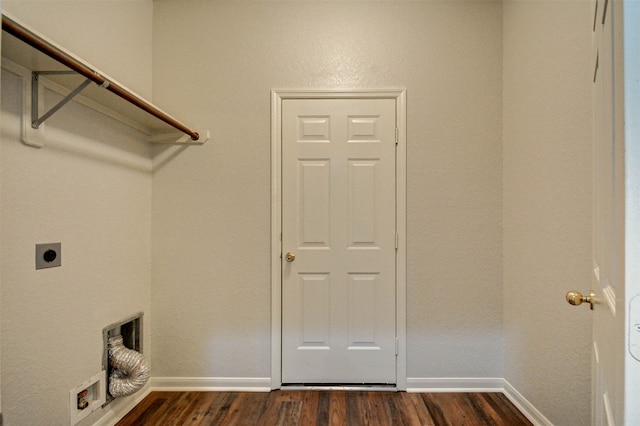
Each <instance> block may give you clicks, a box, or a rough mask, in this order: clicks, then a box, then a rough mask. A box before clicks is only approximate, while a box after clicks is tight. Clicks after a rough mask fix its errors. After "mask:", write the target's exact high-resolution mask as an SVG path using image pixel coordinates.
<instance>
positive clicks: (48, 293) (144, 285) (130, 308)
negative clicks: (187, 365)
mask: <svg viewBox="0 0 640 426" xmlns="http://www.w3.org/2000/svg"><path fill="white" fill-rule="evenodd" d="M24 3H27V5H25V4H24ZM35 3H36V2H31V1H29V2H22V3H20V2H10V1H5V2H3V6H5V8H6V9H7V10H10V11H12V12H14V15H15V16H16V17H17V18H19V19H21V20H23V21H25V22H27V23H28V24H30V25H32V26H34V27H38V28H41V29H42V30H43V31H42V32H45V33H47V34H48V35H49V36H50V37H51V38H54V39H56V40H58V37H56V36H65V37H68V38H69V39H68V40H66V42H68V43H67V44H66V47H68V48H69V49H70V50H72V51H76V52H78V51H79V50H82V47H83V45H84V43H87V42H88V41H89V40H90V39H92V46H93V47H92V49H93V50H92V49H89V50H91V51H87V52H83V54H84V53H88V54H97V53H100V54H102V55H104V56H103V57H102V60H103V61H105V62H108V63H107V65H109V64H110V63H114V64H117V65H122V64H121V63H120V62H119V61H121V60H122V58H130V57H133V56H135V54H134V51H136V50H141V51H142V57H144V56H145V55H146V56H148V58H149V61H148V62H149V63H148V64H147V65H144V67H146V70H144V72H142V71H138V72H136V73H132V74H130V75H129V76H124V78H122V77H120V76H118V78H119V79H121V80H122V81H123V82H124V83H125V84H127V85H131V86H132V87H134V86H137V87H140V88H143V89H144V87H145V86H148V88H150V84H149V83H148V81H149V78H148V77H149V75H150V73H151V71H150V65H151V64H150V53H148V52H150V39H151V36H150V28H151V2H147V3H146V6H147V14H146V17H147V22H146V26H145V25H143V24H144V20H143V19H141V18H142V16H143V15H144V14H142V13H138V15H137V18H138V19H137V21H136V22H139V24H140V25H141V26H142V27H145V28H146V30H145V31H146V32H147V37H146V40H147V43H146V48H145V49H142V48H141V46H142V45H144V44H145V38H141V39H137V38H135V37H134V40H132V41H131V42H129V43H127V44H124V43H121V40H120V39H119V35H118V32H119V31H118V29H120V30H121V31H120V32H122V33H129V34H132V33H135V31H133V30H131V29H130V28H129V26H130V25H133V24H134V23H133V22H132V21H131V20H126V19H125V20H123V19H121V18H122V15H123V14H126V13H124V11H123V9H124V10H127V11H132V12H133V11H134V10H136V11H138V12H140V11H139V8H138V6H139V5H140V4H142V3H140V2H136V4H135V5H133V6H135V7H132V8H128V7H127V5H129V6H130V5H131V4H130V3H131V2H128V3H126V4H125V3H124V2H113V6H112V10H113V12H111V13H110V12H109V11H108V10H107V9H106V8H100V9H99V12H100V13H99V14H98V15H99V16H94V14H93V12H94V11H98V10H95V9H92V8H91V7H89V5H88V4H87V3H94V2H75V3H74V2H55V3H60V4H59V5H58V4H55V5H54V4H53V2H38V3H43V4H41V5H39V6H43V8H40V7H35V6H34V4H35ZM44 3H51V4H47V5H46V7H44V6H45V5H44ZM78 3H83V4H82V5H80V4H78ZM98 4H100V5H104V2H102V3H100V2H96V6H97V5H98ZM27 6H28V7H27ZM76 6H77V7H76ZM85 7H86V8H88V9H91V10H87V9H85ZM120 7H122V9H120ZM89 12H91V13H89ZM60 22H65V23H73V24H74V25H77V27H76V28H75V29H74V30H73V33H72V34H63V33H58V31H67V30H69V28H68V27H66V26H60V25H59V23H60ZM55 23H58V25H55ZM107 25H108V26H109V28H110V29H111V31H109V32H106V31H105V30H104V29H105V28H106V26H107ZM69 31H70V30H69ZM94 31H100V32H101V33H102V36H101V37H95V36H94V35H93V34H96V33H95V32H94ZM105 33H106V34H111V36H110V37H105V36H104V34H105ZM72 35H74V36H72ZM61 38H62V37H61ZM112 42H117V43H118V46H112V45H111V44H110V43H112ZM115 47H117V48H118V49H117V51H118V53H116V49H115ZM110 61H113V62H110ZM96 62H97V61H96ZM114 74H115V73H114ZM142 74H146V77H145V78H142ZM136 75H137V77H136ZM56 99H59V97H58V96H55V95H53V94H52V93H49V92H47V94H46V104H47V105H48V106H51V105H53V104H54V102H55V100H56ZM21 105H22V94H21V84H20V81H19V79H18V77H17V76H16V75H14V74H12V73H9V72H7V71H4V70H3V72H2V133H1V142H0V182H1V186H0V204H1V205H2V217H1V218H0V226H1V228H0V230H1V238H0V268H1V269H2V289H1V290H2V291H1V303H2V305H1V314H2V317H1V325H2V413H3V417H4V424H5V425H9V426H11V425H43V424H51V425H54V424H55V425H65V424H69V391H70V390H71V389H73V388H75V387H76V386H77V385H79V384H81V383H83V382H84V381H86V380H87V379H89V378H90V377H92V376H93V375H95V374H97V373H99V372H100V371H101V370H102V348H103V340H102V329H103V327H105V326H107V325H109V324H111V323H113V322H116V321H119V320H121V319H123V318H125V317H128V316H130V315H132V314H135V313H136V312H139V311H144V312H145V317H144V319H145V330H144V332H145V339H144V342H145V353H147V354H150V353H151V344H150V339H149V338H150V336H151V333H150V327H149V325H150V322H151V313H150V300H151V297H150V288H151V150H150V148H149V146H148V145H147V144H146V143H142V142H141V136H140V134H139V133H138V132H136V131H134V130H131V129H129V128H128V127H126V126H124V125H121V124H118V123H116V122H114V121H113V120H111V119H108V118H106V117H104V116H103V115H101V114H98V113H96V112H90V111H87V110H86V108H84V107H82V106H79V105H78V104H77V103H75V102H71V103H69V104H67V105H66V106H65V107H64V108H63V109H62V110H60V111H59V112H57V113H56V114H55V115H54V116H53V117H52V118H50V119H49V120H48V121H47V123H46V134H47V136H46V146H45V147H44V148H41V149H37V148H32V147H28V146H26V145H24V144H22V143H21V142H20V114H21V112H20V109H21V108H20V107H21ZM55 241H60V242H62V267H60V268H55V269H44V270H38V271H36V270H35V265H34V252H35V244H36V243H42V242H55ZM131 400H132V398H125V399H123V400H120V401H116V402H114V403H112V404H110V405H109V406H108V408H107V409H106V410H104V411H103V410H99V411H98V412H96V413H95V414H93V415H92V416H90V417H89V418H87V419H86V420H85V421H84V422H83V423H82V424H85V425H87V424H93V422H94V421H96V420H97V419H98V418H100V417H102V416H104V415H111V412H112V410H118V409H120V410H122V408H123V407H124V406H125V405H126V403H127V402H129V403H130V402H131Z"/></svg>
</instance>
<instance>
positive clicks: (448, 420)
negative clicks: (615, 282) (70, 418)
mask: <svg viewBox="0 0 640 426" xmlns="http://www.w3.org/2000/svg"><path fill="white" fill-rule="evenodd" d="M133 425H136V426H139V425H163V426H171V425H180V426H183V425H268V426H272V425H287V426H288V425H348V426H361V425H432V426H445V425H446V426H486V425H496V426H499V425H503V426H518V425H532V423H531V422H529V421H528V420H527V419H526V417H524V415H522V413H520V412H519V411H518V410H517V409H516V407H515V406H514V405H513V404H512V403H511V402H510V401H509V400H508V399H507V398H506V397H505V396H504V395H503V394H501V393H406V392H343V391H273V392H269V393H251V392H151V393H150V394H149V395H148V396H147V397H146V398H145V399H144V400H143V401H142V402H140V404H138V405H137V406H136V407H135V408H134V409H133V410H132V411H131V412H130V413H129V414H127V416H126V417H125V418H123V419H122V420H121V421H120V422H119V423H118V424H117V425H116V426H133Z"/></svg>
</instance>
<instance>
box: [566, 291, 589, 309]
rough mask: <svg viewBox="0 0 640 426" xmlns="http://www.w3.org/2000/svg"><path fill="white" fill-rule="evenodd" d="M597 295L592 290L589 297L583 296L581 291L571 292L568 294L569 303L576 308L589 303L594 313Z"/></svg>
mask: <svg viewBox="0 0 640 426" xmlns="http://www.w3.org/2000/svg"><path fill="white" fill-rule="evenodd" d="M595 299H596V294H595V293H594V292H593V290H591V291H590V292H589V295H588V296H583V295H582V293H580V292H579V291H570V292H569V293H567V302H569V303H570V304H572V305H574V306H578V305H582V303H584V302H587V303H588V304H589V305H590V306H591V310H592V311H593V304H594V303H595Z"/></svg>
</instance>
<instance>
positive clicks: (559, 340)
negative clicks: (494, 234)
mask: <svg viewBox="0 0 640 426" xmlns="http://www.w3.org/2000/svg"><path fill="white" fill-rule="evenodd" d="M590 16H591V15H590V3H589V2H576V1H559V2H558V1H556V2H529V1H508V2H505V4H504V106H503V108H504V148H503V150H504V160H503V161H504V303H505V305H504V316H505V318H504V324H505V378H506V379H507V380H508V381H509V382H510V383H511V384H512V385H513V386H514V387H515V388H516V389H518V390H519V391H520V392H521V393H522V394H523V395H524V396H525V397H526V398H527V399H528V400H529V401H530V402H531V403H532V404H533V405H534V406H535V407H536V408H538V409H539V410H540V411H541V412H542V413H543V414H544V415H545V416H547V418H548V419H549V420H550V421H551V422H552V423H553V424H555V425H558V426H559V425H577V424H589V423H590V413H591V410H590V404H589V402H590V391H591V386H590V373H589V371H590V356H591V347H590V341H591V316H590V312H589V309H579V308H575V307H571V306H570V305H569V304H567V303H566V302H565V300H564V295H565V293H566V292H567V291H569V290H573V289H577V290H580V291H587V290H588V289H589V285H590V283H591V275H590V270H591V260H590V259H591V187H592V162H591V79H592V71H591V53H590V47H591V31H590V22H591V21H590V19H591V18H590Z"/></svg>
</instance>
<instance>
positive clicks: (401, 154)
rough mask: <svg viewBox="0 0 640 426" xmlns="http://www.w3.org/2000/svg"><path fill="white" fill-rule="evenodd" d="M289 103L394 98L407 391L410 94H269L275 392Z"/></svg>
mask: <svg viewBox="0 0 640 426" xmlns="http://www.w3.org/2000/svg"><path fill="white" fill-rule="evenodd" d="M285 99H394V100H395V101H396V125H397V127H398V136H397V139H398V140H397V149H396V218H397V219H396V221H397V223H396V228H397V229H396V232H397V233H398V249H397V252H396V338H397V339H398V345H397V347H398V355H397V357H396V387H397V389H398V390H406V389H407V350H406V349H407V340H406V337H407V303H406V300H407V297H406V294H407V283H406V275H407V273H406V272H407V271H406V269H407V266H406V257H407V256H406V252H407V250H406V248H407V244H406V241H407V238H406V236H407V214H406V211H407V189H406V188H407V172H406V160H407V155H406V152H407V150H406V145H407V144H406V121H407V120H406V90H404V89H376V90H273V91H271V389H279V388H280V387H281V385H282V335H281V330H282V261H281V259H280V255H281V251H282V248H281V247H282V244H281V238H282V185H281V183H282V164H281V162H282V101H283V100H285Z"/></svg>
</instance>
